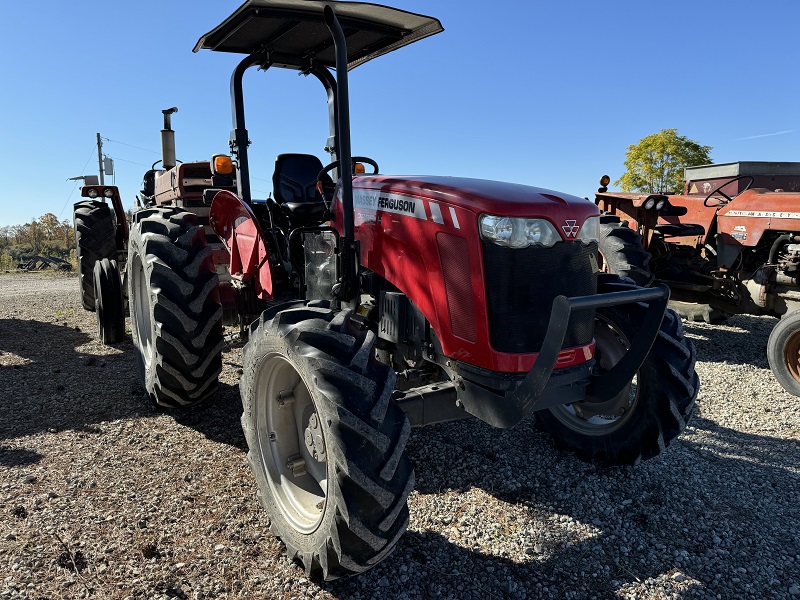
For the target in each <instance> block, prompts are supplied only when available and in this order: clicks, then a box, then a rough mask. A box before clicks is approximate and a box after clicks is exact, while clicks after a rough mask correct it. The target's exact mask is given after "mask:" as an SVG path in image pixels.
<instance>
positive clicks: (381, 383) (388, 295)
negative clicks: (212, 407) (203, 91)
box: [126, 0, 698, 579]
mask: <svg viewBox="0 0 800 600" xmlns="http://www.w3.org/2000/svg"><path fill="white" fill-rule="evenodd" d="M441 31H442V26H441V24H440V23H439V21H438V20H437V19H434V18H431V17H427V16H424V15H419V14H414V13H410V12H406V11H403V10H399V9H393V8H390V7H386V6H381V5H376V4H368V3H360V2H320V1H316V0H248V1H247V2H245V3H244V4H243V5H242V6H241V7H239V8H238V9H237V10H236V11H235V12H234V13H233V14H232V15H231V16H230V17H228V18H227V19H225V20H224V21H223V22H222V23H221V24H220V25H218V26H217V27H216V28H215V29H213V30H212V31H210V32H209V33H207V34H206V35H204V36H203V37H202V38H200V40H199V41H198V43H197V45H196V46H195V51H198V50H201V49H206V50H212V51H216V52H226V53H232V54H241V55H244V57H243V58H242V59H241V62H239V64H238V65H237V66H236V67H235V68H234V71H233V75H232V78H231V87H230V89H231V103H232V109H233V110H232V115H233V131H232V133H231V140H230V150H231V152H230V154H217V155H214V156H212V157H211V159H210V160H209V161H201V162H194V163H181V164H178V163H177V161H176V160H175V144H174V134H173V133H172V128H171V123H170V121H169V117H170V115H171V114H173V113H174V109H167V110H166V111H164V117H165V123H164V129H163V130H162V152H163V160H162V164H161V166H160V168H159V169H155V167H154V168H153V169H151V170H150V171H148V172H147V173H146V175H145V178H144V186H143V187H144V189H143V190H142V193H141V194H140V196H139V199H138V200H137V208H136V211H135V213H134V216H133V223H132V225H131V230H130V237H129V240H128V260H127V265H126V273H127V276H126V279H127V287H128V302H129V306H130V315H131V329H132V337H133V342H134V344H135V347H136V349H137V356H138V364H139V370H140V374H141V379H142V384H143V387H144V389H145V390H146V392H147V394H148V396H149V397H150V398H151V399H152V401H153V402H155V403H156V404H157V405H159V406H164V407H168V408H180V407H188V406H194V405H197V404H199V403H201V402H203V401H204V400H207V399H208V398H210V397H211V396H212V395H213V393H214V390H215V388H216V387H217V385H218V378H219V374H220V371H221V369H222V358H221V353H222V349H223V345H224V338H223V326H231V327H233V328H238V331H239V332H240V333H241V335H242V336H243V338H244V339H246V341H247V343H246V346H245V348H244V359H243V373H242V377H241V381H240V393H241V396H242V404H243V414H242V419H241V420H242V426H243V429H244V433H245V437H246V439H247V444H248V447H249V452H248V461H249V463H250V466H251V469H252V471H253V475H254V477H255V481H256V485H257V495H258V497H259V499H260V501H261V503H262V505H263V506H264V508H265V509H266V510H267V511H268V513H269V516H270V527H271V529H272V531H273V533H274V534H275V535H276V536H278V537H279V538H280V539H281V540H282V541H283V543H284V544H285V546H286V549H287V553H288V555H289V556H290V557H292V558H295V559H297V560H298V561H299V562H300V563H301V564H302V565H303V566H304V568H305V570H306V572H307V573H308V574H309V575H311V576H313V577H315V578H324V579H335V578H337V577H341V576H345V575H353V574H357V573H360V572H363V571H365V570H367V569H369V568H371V567H372V566H374V565H376V564H377V563H378V562H380V561H381V560H383V559H384V558H386V557H387V556H388V555H389V554H390V553H391V551H392V549H393V548H394V546H395V544H396V543H397V541H398V540H399V539H400V537H401V536H402V534H403V532H404V531H405V529H406V527H407V525H408V519H409V513H408V506H407V499H408V496H409V494H410V493H411V492H412V490H413V487H414V469H413V467H412V463H411V459H410V457H409V456H408V455H407V452H406V444H407V441H408V439H409V435H410V432H411V428H412V427H415V426H423V425H429V424H433V423H441V422H446V421H451V420H456V419H464V418H468V417H477V418H479V419H481V420H483V421H485V422H487V423H490V424H491V425H493V426H495V427H499V428H508V427H512V426H514V425H516V424H517V423H519V422H520V421H522V420H523V419H525V418H527V417H533V418H535V420H536V423H537V424H538V425H539V426H540V427H541V428H542V429H544V430H546V431H547V432H549V433H550V435H551V436H552V438H553V440H554V442H555V443H556V444H558V445H559V446H561V447H564V448H569V449H571V450H573V451H575V452H576V453H577V454H578V455H579V456H581V457H583V458H585V459H594V460H598V461H602V462H605V463H608V464H634V463H637V462H639V461H640V460H644V459H649V458H651V457H654V456H656V455H658V454H660V453H661V452H662V451H663V450H664V448H665V447H666V446H668V445H669V444H670V443H671V442H672V441H673V440H674V439H675V438H676V437H677V436H678V435H679V434H680V432H681V431H682V430H683V429H684V427H685V426H686V424H687V422H688V420H689V418H690V416H691V414H692V409H693V406H694V402H695V398H696V396H697V390H698V379H697V375H696V373H695V370H694V363H695V354H694V348H693V346H692V344H691V342H690V341H689V340H688V339H686V337H685V336H684V334H683V330H682V327H681V322H680V319H679V318H678V317H677V316H676V315H675V313H673V312H672V311H670V310H667V309H666V304H667V300H668V296H669V292H668V289H667V288H666V287H665V286H662V287H658V286H656V287H652V288H642V287H639V286H637V285H635V284H634V283H632V282H630V281H629V280H625V279H621V278H619V277H617V276H615V275H613V274H602V273H598V255H597V225H598V216H599V211H598V209H597V207H596V206H595V205H594V204H592V203H591V202H588V201H586V200H585V199H581V198H577V197H573V196H569V195H567V194H562V193H559V192H554V191H550V190H545V189H540V188H534V187H529V186H523V185H516V184H510V183H501V182H494V181H483V180H477V179H466V178H454V177H435V176H408V175H404V176H392V175H384V174H382V173H380V172H379V167H378V163H377V162H376V161H375V160H372V159H370V158H368V157H359V156H353V154H352V152H351V140H350V116H349V115H350V113H349V100H348V93H349V92H348V77H349V73H350V71H351V70H352V69H355V68H356V67H358V66H359V65H361V64H363V63H365V62H367V61H369V60H372V59H374V58H377V57H379V56H381V55H383V54H386V53H387V52H390V51H394V50H396V49H399V48H402V47H404V46H406V45H408V44H411V43H414V42H417V41H419V40H422V39H424V38H427V37H428V36H431V35H434V34H437V33H439V32H441ZM253 67H255V68H258V69H259V70H261V71H266V72H268V73H269V72H270V71H271V70H272V69H275V68H284V69H290V70H294V71H298V72H300V73H302V74H304V75H306V76H311V77H313V78H315V79H317V80H318V81H319V82H320V83H321V85H322V88H323V89H324V92H325V97H326V99H327V107H328V116H329V125H330V129H329V132H328V138H327V142H326V144H325V149H326V152H328V153H329V154H330V160H329V161H327V162H328V164H327V165H323V163H322V161H321V160H320V159H319V158H318V157H317V156H314V155H312V154H300V153H289V152H287V153H284V154H280V155H279V156H278V157H277V159H276V161H275V165H274V174H273V195H272V196H271V197H270V198H268V199H266V201H256V200H255V199H253V198H252V196H251V192H250V169H251V165H250V162H249V160H248V146H249V144H250V139H251V138H250V135H249V133H248V131H247V128H246V126H245V110H244V95H243V89H242V88H243V86H242V79H243V76H244V74H245V72H246V71H247V70H248V69H250V68H253ZM365 165H368V166H369V167H370V169H369V170H370V171H371V172H369V173H368V172H367V167H365Z"/></svg>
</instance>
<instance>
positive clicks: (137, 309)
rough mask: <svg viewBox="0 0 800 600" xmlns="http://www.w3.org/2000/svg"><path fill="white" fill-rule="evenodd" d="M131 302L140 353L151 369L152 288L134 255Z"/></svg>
mask: <svg viewBox="0 0 800 600" xmlns="http://www.w3.org/2000/svg"><path fill="white" fill-rule="evenodd" d="M131 263H132V264H131V270H130V274H131V288H132V289H131V291H132V294H131V300H132V303H131V304H132V306H133V315H132V316H133V322H134V326H135V328H136V338H137V340H138V341H139V351H140V353H141V355H142V360H143V361H144V366H145V369H148V368H150V361H151V356H152V349H153V323H152V319H151V318H150V286H149V285H148V283H147V279H146V277H145V276H144V265H143V264H142V258H141V256H140V255H139V254H134V255H133V260H132V261H131Z"/></svg>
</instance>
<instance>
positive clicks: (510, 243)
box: [480, 215, 561, 248]
mask: <svg viewBox="0 0 800 600" xmlns="http://www.w3.org/2000/svg"><path fill="white" fill-rule="evenodd" d="M480 229H481V237H482V238H483V239H485V240H488V241H490V242H494V243H495V244H497V245H499V246H506V247H508V248H527V247H528V246H530V245H532V244H539V245H540V246H546V247H550V246H552V245H553V244H555V243H556V242H558V241H560V240H561V237H560V236H559V235H558V232H557V231H556V228H555V227H553V226H552V225H551V224H550V222H549V221H545V220H544V219H519V218H515V217H495V216H494V215H481V218H480Z"/></svg>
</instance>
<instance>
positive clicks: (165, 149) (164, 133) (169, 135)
mask: <svg viewBox="0 0 800 600" xmlns="http://www.w3.org/2000/svg"><path fill="white" fill-rule="evenodd" d="M161 112H162V113H163V114H164V129H162V130H161V166H162V167H163V168H164V170H165V171H168V170H169V169H171V168H173V167H174V166H175V164H176V160H175V132H174V131H173V130H172V123H171V115H172V113H176V112H178V108H177V107H175V106H173V107H172V108H167V109H166V110H162V111H161Z"/></svg>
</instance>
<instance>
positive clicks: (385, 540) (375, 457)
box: [240, 306, 414, 580]
mask: <svg viewBox="0 0 800 600" xmlns="http://www.w3.org/2000/svg"><path fill="white" fill-rule="evenodd" d="M272 314H274V316H271V315H272ZM375 340H376V338H375V334H374V333H373V332H371V331H361V330H360V329H359V328H358V327H357V325H356V324H355V323H354V322H353V321H351V319H350V311H345V312H334V311H332V310H330V309H327V308H320V307H311V306H301V307H299V308H288V309H284V310H282V311H280V312H277V313H275V311H272V312H270V311H268V312H265V313H264V314H262V315H261V318H260V320H259V321H257V322H255V323H254V324H253V325H252V326H251V332H250V340H249V342H248V344H247V346H246V347H245V351H244V365H243V368H244V373H243V375H242V378H241V383H240V390H241V394H242V405H243V408H244V412H243V414H242V427H243V429H244V433H245V437H246V438H247V445H248V447H249V452H248V454H247V458H248V462H249V463H250V467H251V469H252V470H253V474H254V475H255V479H256V483H257V485H258V497H259V500H260V501H261V504H262V505H263V506H264V508H265V509H266V510H267V512H268V513H269V516H270V522H271V525H270V528H271V530H272V532H273V533H274V534H275V535H276V536H277V537H278V538H280V539H281V540H282V541H283V543H284V544H285V545H286V551H287V554H288V555H289V557H290V558H293V559H296V560H299V561H300V563H302V565H303V566H304V567H305V571H306V573H307V574H308V575H309V576H311V577H314V578H320V577H321V578H324V579H326V580H331V579H336V578H338V577H342V576H346V575H353V574H357V573H361V572H363V571H366V570H367V569H370V568H371V567H373V566H375V565H376V564H377V563H378V562H380V561H381V560H383V559H384V558H386V556H388V555H389V553H390V552H391V551H392V549H393V548H394V546H395V544H396V543H397V541H398V540H399V539H400V537H401V536H402V534H403V532H404V531H405V530H406V527H407V526H408V506H407V499H408V495H409V494H410V493H411V490H412V489H413V486H414V470H413V468H412V466H411V462H410V460H409V459H408V457H407V456H406V453H405V446H406V442H407V440H408V436H409V433H410V430H411V426H410V424H409V422H408V419H407V418H406V416H405V414H404V413H403V411H402V410H401V409H400V408H399V407H398V406H397V405H396V404H394V402H393V401H392V400H391V395H392V391H393V389H394V380H395V375H394V371H392V370H391V369H390V368H389V367H387V366H386V365H384V364H382V363H380V362H378V361H377V360H376V358H375V350H374V345H375Z"/></svg>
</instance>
